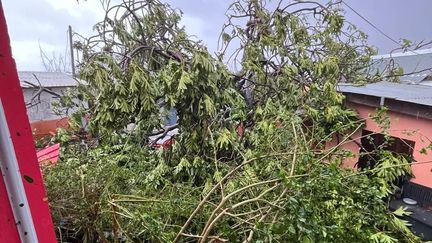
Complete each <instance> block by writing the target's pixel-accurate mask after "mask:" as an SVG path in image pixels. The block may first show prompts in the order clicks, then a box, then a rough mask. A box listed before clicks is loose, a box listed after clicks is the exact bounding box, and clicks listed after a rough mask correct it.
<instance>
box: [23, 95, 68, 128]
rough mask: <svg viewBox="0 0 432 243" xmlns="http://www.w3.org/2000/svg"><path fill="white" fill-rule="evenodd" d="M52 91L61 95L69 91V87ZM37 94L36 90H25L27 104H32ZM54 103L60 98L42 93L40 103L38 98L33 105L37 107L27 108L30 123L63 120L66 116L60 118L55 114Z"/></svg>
mask: <svg viewBox="0 0 432 243" xmlns="http://www.w3.org/2000/svg"><path fill="white" fill-rule="evenodd" d="M50 90H52V91H53V92H55V93H57V94H60V95H61V94H62V93H64V92H65V91H66V90H67V87H55V88H50ZM37 92H38V90H37V89H35V88H23V93H24V100H25V102H26V104H28V103H29V102H31V99H32V97H34V96H35V95H36V94H37ZM54 101H58V98H56V97H55V96H54V95H52V94H49V93H47V92H42V93H41V94H40V102H39V100H38V98H35V100H34V101H33V103H34V104H36V105H32V106H27V115H28V117H29V120H30V122H35V121H42V120H55V119H60V118H63V117H64V115H62V116H59V115H56V114H55V113H54V111H53V106H52V103H53V102H54Z"/></svg>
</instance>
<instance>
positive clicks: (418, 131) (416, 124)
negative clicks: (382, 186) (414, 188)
mask: <svg viewBox="0 0 432 243" xmlns="http://www.w3.org/2000/svg"><path fill="white" fill-rule="evenodd" d="M347 105H348V107H350V108H352V109H353V110H356V111H357V112H358V114H359V117H360V118H363V119H365V121H366V127H364V129H366V130H369V131H372V132H377V133H381V132H382V129H381V128H380V127H379V126H378V125H377V124H376V123H375V122H374V121H373V120H372V119H371V118H369V114H373V113H374V112H375V110H376V108H373V107H369V106H365V105H360V104H355V103H348V104H347ZM387 114H388V116H389V118H390V129H389V130H388V133H389V135H391V136H394V137H399V138H402V139H408V140H411V141H414V142H415V146H414V152H413V157H414V160H415V162H416V163H419V162H420V163H422V164H413V165H412V171H413V174H414V177H415V178H413V179H412V180H411V181H413V182H415V183H418V184H421V185H424V186H427V187H430V188H432V151H429V152H428V153H427V154H422V153H420V150H421V149H422V148H425V147H427V146H428V145H429V144H430V143H431V140H432V120H427V119H424V118H418V117H415V116H410V115H405V114H401V113H397V112H392V111H389V112H388V113H387ZM361 133H362V130H361V129H360V130H359V131H358V132H357V133H355V134H354V135H353V136H351V138H352V140H355V141H356V142H358V143H360V139H361ZM352 140H351V141H348V142H347V143H346V144H344V145H343V146H341V147H342V148H344V149H347V150H350V151H352V152H353V154H354V157H353V158H348V159H346V160H345V161H344V166H346V167H351V168H353V167H354V165H355V163H357V161H358V155H359V151H360V148H359V146H358V145H357V144H356V143H355V142H353V141H352ZM335 144H336V141H335V140H333V141H332V142H331V143H329V144H328V146H334V145H335ZM429 162H431V163H429Z"/></svg>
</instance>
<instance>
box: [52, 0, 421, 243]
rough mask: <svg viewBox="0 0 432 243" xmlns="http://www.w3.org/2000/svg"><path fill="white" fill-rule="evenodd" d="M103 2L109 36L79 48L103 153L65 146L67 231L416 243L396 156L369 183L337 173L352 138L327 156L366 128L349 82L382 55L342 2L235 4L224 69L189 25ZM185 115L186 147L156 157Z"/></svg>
mask: <svg viewBox="0 0 432 243" xmlns="http://www.w3.org/2000/svg"><path fill="white" fill-rule="evenodd" d="M104 3H105V4H104V7H105V9H106V17H105V19H104V20H103V21H102V22H100V23H98V24H96V26H95V29H96V30H97V34H96V35H95V36H92V37H90V38H86V39H83V40H82V41H81V42H79V43H75V46H76V47H77V48H79V49H80V50H81V52H82V56H83V63H81V65H80V67H79V73H80V74H79V75H80V78H81V79H83V80H86V82H87V86H86V88H85V89H80V94H79V95H80V96H79V98H81V99H85V100H86V101H88V104H89V107H82V110H81V111H82V113H85V114H91V119H90V123H89V133H91V137H92V139H91V140H83V141H82V143H73V142H69V140H68V138H67V135H63V137H62V141H63V143H64V147H65V148H64V151H63V155H62V158H61V161H60V162H59V163H58V166H56V167H54V168H48V169H46V171H45V178H46V181H47V186H48V193H49V200H50V201H51V205H52V209H53V212H54V218H55V221H56V222H57V224H58V225H59V228H61V229H62V230H60V231H59V232H61V233H62V234H65V233H67V234H70V235H68V237H72V238H73V237H75V238H79V239H80V240H81V241H84V242H96V241H101V242H107V241H114V242H116V241H117V242H119V241H131V242H133V241H136V242H171V241H174V242H191V241H192V242H208V241H212V242H239V241H243V242H252V241H254V242H270V241H278V242H349V241H352V242H417V241H418V238H416V237H415V236H413V235H412V233H410V231H409V230H408V228H407V227H406V224H405V222H404V221H402V220H400V219H398V218H397V217H396V216H400V215H403V214H404V211H403V210H402V209H401V210H398V211H397V212H396V213H392V212H390V211H389V210H388V208H387V206H386V199H388V198H389V196H390V195H391V193H392V192H393V190H394V187H393V185H392V182H393V180H394V178H395V177H397V176H399V175H401V174H404V173H407V172H409V166H407V163H406V161H404V160H400V159H398V158H395V157H394V156H393V155H392V154H389V153H387V154H385V155H386V156H383V157H382V161H381V163H379V165H378V166H377V167H376V168H375V169H373V170H372V171H369V172H368V173H367V174H366V173H363V172H356V171H353V170H349V169H343V168H342V167H341V166H340V165H341V162H342V160H343V159H344V158H346V157H347V156H349V153H347V152H346V151H343V150H341V149H340V148H339V147H340V145H342V144H344V143H346V140H345V139H344V140H342V141H340V142H339V144H338V145H336V146H335V147H333V148H326V146H325V145H326V142H328V141H329V140H331V139H332V137H333V135H335V134H342V135H346V136H345V137H347V138H348V137H349V134H351V133H353V132H354V131H356V130H358V129H361V126H362V123H361V121H358V120H357V118H356V114H355V113H354V112H353V111H351V110H348V109H346V108H345V107H344V106H343V96H342V95H341V94H340V93H338V92H337V90H336V85H337V83H338V82H341V81H344V82H358V83H361V82H366V80H373V78H374V77H373V76H368V75H367V74H365V72H364V70H365V68H367V66H368V65H369V62H370V55H371V54H373V53H374V51H373V49H372V48H370V47H369V46H368V45H367V44H366V39H365V38H366V37H365V35H364V34H363V33H361V32H360V31H358V30H357V29H356V28H355V27H354V26H352V25H350V24H348V23H346V22H345V21H344V18H343V15H342V12H341V11H340V9H339V3H329V4H326V5H323V4H321V3H319V2H315V1H292V2H291V1H279V2H267V1H255V0H250V1H243V0H237V1H234V2H233V3H232V4H231V5H230V8H229V9H228V11H227V17H228V21H227V24H226V25H224V26H223V30H222V34H221V38H220V49H221V51H220V52H219V53H218V54H217V55H215V56H212V55H211V54H210V53H209V52H208V50H207V49H206V47H205V46H204V45H202V44H201V42H199V41H196V40H194V39H192V38H191V37H189V36H188V35H187V33H186V32H185V30H184V28H183V27H181V26H180V24H179V21H180V19H181V12H180V10H176V9H173V8H171V7H170V6H169V5H167V4H164V3H161V2H159V1H157V0H156V1H155V0H152V1H147V0H145V1H138V0H136V1H123V2H122V3H121V4H118V5H109V4H108V3H109V1H107V2H104ZM229 66H237V67H238V69H232V68H228V67H229ZM162 108H163V109H162ZM172 108H174V109H175V110H176V111H177V115H178V119H177V125H175V128H178V130H179V134H178V135H176V137H175V143H174V144H172V145H171V146H170V147H169V148H166V149H154V148H152V146H150V144H151V142H150V137H151V136H154V135H155V134H166V133H167V127H164V126H163V125H162V124H163V123H164V117H165V116H166V111H167V110H170V109H172ZM76 117H80V116H79V114H78V115H77V116H76ZM76 124H78V123H76ZM129 124H134V129H133V130H126V129H125V127H126V126H127V125H129ZM239 131H240V132H239ZM64 136H66V137H64ZM90 142H91V143H90ZM378 152H379V151H378ZM59 237H61V236H59Z"/></svg>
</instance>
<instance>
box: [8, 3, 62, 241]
mask: <svg viewBox="0 0 432 243" xmlns="http://www.w3.org/2000/svg"><path fill="white" fill-rule="evenodd" d="M0 98H1V101H2V104H3V108H4V112H5V115H6V120H7V123H8V127H9V131H10V134H11V140H12V143H13V146H14V149H15V153H16V158H17V160H18V164H19V169H20V172H21V175H22V181H23V184H24V189H25V192H26V195H27V201H28V203H29V207H30V211H31V214H32V217H33V222H34V225H35V228H36V234H37V236H38V240H39V242H41V243H52V242H56V237H55V233H54V228H53V223H52V220H51V215H50V211H49V207H48V202H47V200H46V196H45V188H44V183H43V181H42V176H41V173H40V169H39V165H38V162H37V158H36V150H35V146H34V142H33V138H32V133H31V129H30V124H29V121H28V117H27V113H26V108H25V103H24V97H23V94H22V90H21V87H20V84H19V80H18V75H17V70H16V65H15V61H14V60H13V58H12V53H11V48H10V41H9V35H8V33H7V25H6V20H5V16H4V13H3V7H2V5H1V2H0ZM24 176H26V178H28V177H29V178H31V179H30V180H29V179H28V180H26V179H24ZM0 181H1V182H0V241H1V242H20V240H19V239H18V238H17V232H16V228H15V229H13V228H14V227H15V220H11V221H9V219H11V213H12V212H11V207H10V205H9V201H8V195H7V194H6V193H5V192H6V190H5V186H4V182H3V179H0ZM12 219H13V218H12Z"/></svg>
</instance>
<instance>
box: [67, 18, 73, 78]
mask: <svg viewBox="0 0 432 243" xmlns="http://www.w3.org/2000/svg"><path fill="white" fill-rule="evenodd" d="M68 33H69V47H70V55H71V57H70V61H71V67H72V77H75V60H74V53H73V42H72V26H70V25H69V31H68Z"/></svg>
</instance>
